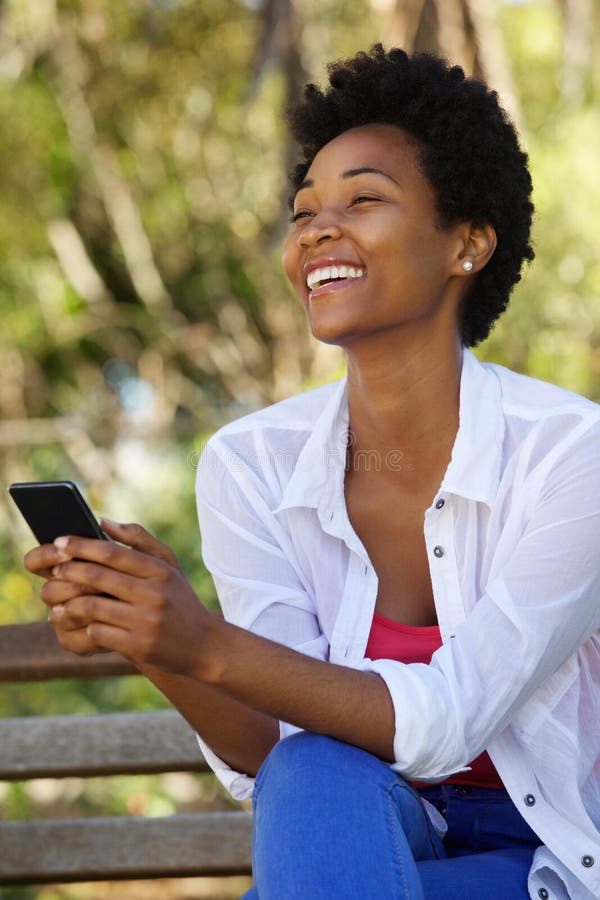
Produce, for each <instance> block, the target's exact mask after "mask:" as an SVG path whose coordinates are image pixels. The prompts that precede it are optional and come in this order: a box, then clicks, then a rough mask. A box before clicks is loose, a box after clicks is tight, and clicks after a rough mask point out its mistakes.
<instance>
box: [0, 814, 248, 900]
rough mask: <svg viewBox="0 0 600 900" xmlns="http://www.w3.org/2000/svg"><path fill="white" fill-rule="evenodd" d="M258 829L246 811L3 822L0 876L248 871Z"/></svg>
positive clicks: (42, 879)
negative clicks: (252, 840)
mask: <svg viewBox="0 0 600 900" xmlns="http://www.w3.org/2000/svg"><path fill="white" fill-rule="evenodd" d="M251 830H252V817H251V815H250V814H249V813H246V812H225V813H197V814H193V815H176V816H168V817H166V818H156V819H144V818H139V817H132V818H129V817H125V818H122V819H120V818H104V819H83V820H82V819H78V820H77V819H71V820H56V821H46V822H42V821H33V822H11V823H8V824H0V846H1V847H2V853H1V854H0V883H1V884H39V883H48V882H67V881H104V880H117V879H127V878H152V877H169V876H178V877H180V876H194V875H244V874H248V873H249V872H250V869H251V862H250V860H251V851H250V847H251Z"/></svg>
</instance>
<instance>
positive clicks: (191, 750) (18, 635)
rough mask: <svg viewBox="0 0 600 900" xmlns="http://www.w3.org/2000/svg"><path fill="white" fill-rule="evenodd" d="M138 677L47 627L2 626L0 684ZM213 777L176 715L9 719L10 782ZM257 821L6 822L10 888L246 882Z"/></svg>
mask: <svg viewBox="0 0 600 900" xmlns="http://www.w3.org/2000/svg"><path fill="white" fill-rule="evenodd" d="M130 674H137V670H136V669H135V668H134V667H133V666H132V665H131V664H130V663H128V662H127V661H126V660H124V659H123V658H122V657H120V656H118V655H117V654H115V653H109V654H101V655H98V656H92V657H86V658H79V657H76V656H74V655H73V654H70V653H68V652H66V651H65V650H63V649H62V648H61V647H60V645H59V644H58V642H57V641H56V638H55V637H54V633H53V631H52V629H51V628H50V626H49V625H48V624H47V623H46V622H40V623H33V624H29V625H5V626H2V627H0V682H4V683H6V682H17V681H36V680H37V681H39V680H47V679H53V678H97V677H101V676H107V675H111V676H114V675H130ZM181 771H186V772H206V771H208V767H207V765H206V763H205V761H204V759H203V757H202V755H201V753H200V750H199V747H198V744H197V742H196V739H195V736H194V734H193V731H192V729H191V728H190V726H189V725H188V724H187V723H186V722H185V721H184V720H183V718H182V717H181V716H180V715H179V714H178V713H177V712H175V711H174V710H161V711H156V712H138V713H106V714H100V715H65V716H32V717H27V718H14V719H4V720H0V780H4V781H16V780H28V779H32V778H62V777H65V776H72V775H76V776H83V777H89V776H98V775H121V774H132V773H140V774H141V773H157V772H181ZM250 847H251V815H250V813H249V812H247V811H245V810H242V809H236V808H232V810H231V811H225V812H208V813H193V814H177V815H171V816H166V817H162V818H145V817H142V816H108V817H104V818H76V819H72V818H71V819H54V820H38V821H11V822H6V821H2V822H0V884H4V885H8V884H34V883H51V882H70V881H98V880H102V881H113V880H120V879H133V878H156V877H174V876H177V877H179V876H206V875H240V874H249V873H250V870H251V864H250V859H251V852H250Z"/></svg>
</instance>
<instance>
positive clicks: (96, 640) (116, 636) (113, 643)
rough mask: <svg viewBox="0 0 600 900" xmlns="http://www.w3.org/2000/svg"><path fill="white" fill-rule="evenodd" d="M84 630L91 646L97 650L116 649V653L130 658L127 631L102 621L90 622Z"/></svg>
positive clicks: (129, 643) (129, 642)
mask: <svg viewBox="0 0 600 900" xmlns="http://www.w3.org/2000/svg"><path fill="white" fill-rule="evenodd" d="M85 631H86V635H87V638H88V640H89V642H90V644H91V645H92V646H93V647H95V648H97V649H99V650H100V649H102V650H116V652H117V653H120V654H121V655H122V656H125V657H127V658H129V659H131V641H130V636H129V632H128V631H125V630H124V629H123V628H117V627H116V626H115V625H105V624H104V623H102V622H92V623H91V625H88V626H87V628H86V630H85Z"/></svg>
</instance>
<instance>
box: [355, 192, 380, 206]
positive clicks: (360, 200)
mask: <svg viewBox="0 0 600 900" xmlns="http://www.w3.org/2000/svg"><path fill="white" fill-rule="evenodd" d="M370 200H373V201H377V200H379V197H370V196H369V195H368V194H359V195H358V197H355V198H354V200H353V201H352V204H351V205H352V206H354V204H355V203H368V202H369V201H370Z"/></svg>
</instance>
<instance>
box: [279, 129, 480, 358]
mask: <svg viewBox="0 0 600 900" xmlns="http://www.w3.org/2000/svg"><path fill="white" fill-rule="evenodd" d="M467 233H468V225H465V224H464V223H462V224H460V225H457V226H455V227H452V228H449V229H441V228H440V227H439V225H438V222H437V215H436V208H435V196H434V193H433V189H432V188H431V186H430V184H429V182H428V181H427V179H426V178H425V176H424V175H423V174H422V173H421V172H420V170H419V168H418V165H417V148H416V146H415V144H414V142H411V141H410V140H409V139H408V138H407V136H406V135H405V133H404V132H403V131H402V130H401V129H400V128H398V127H396V126H394V125H385V124H376V125H364V126H361V127H359V128H353V129H351V130H349V131H346V132H344V133H343V134H341V135H339V136H338V137H336V138H334V140H332V141H330V142H329V143H328V144H326V145H325V146H324V147H323V148H322V149H321V150H320V151H319V153H318V154H317V155H316V156H315V158H314V160H313V162H312V165H311V166H310V169H309V170H308V172H307V175H306V179H305V181H304V182H303V184H302V185H301V186H300V188H299V190H298V192H297V194H296V197H295V202H294V216H293V225H292V229H291V232H290V235H289V237H288V239H287V241H286V245H285V248H284V253H283V265H284V268H285V271H286V274H287V276H288V278H289V280H290V282H291V284H292V286H293V288H294V290H295V292H296V294H297V296H298V297H299V299H300V300H301V302H302V303H303V305H304V306H305V308H306V310H307V312H308V317H309V322H310V326H311V330H312V332H313V334H314V336H315V337H317V338H318V339H319V340H322V341H325V342H327V343H333V344H339V345H340V346H344V347H346V346H349V345H350V344H351V343H353V342H354V341H356V340H357V339H359V338H360V337H362V336H367V335H373V334H375V333H380V332H389V333H390V334H392V333H397V331H398V329H404V330H406V329H407V328H410V329H415V328H417V329H423V328H425V329H431V328H438V329H439V328H441V329H442V330H445V331H446V333H447V332H448V330H450V331H452V332H453V333H455V334H458V330H459V328H458V306H459V303H460V299H461V296H462V294H463V293H464V289H465V279H464V278H462V277H460V276H461V275H464V270H462V268H461V262H462V259H463V258H464V252H465V243H466V237H465V236H466V234H467Z"/></svg>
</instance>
